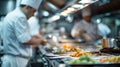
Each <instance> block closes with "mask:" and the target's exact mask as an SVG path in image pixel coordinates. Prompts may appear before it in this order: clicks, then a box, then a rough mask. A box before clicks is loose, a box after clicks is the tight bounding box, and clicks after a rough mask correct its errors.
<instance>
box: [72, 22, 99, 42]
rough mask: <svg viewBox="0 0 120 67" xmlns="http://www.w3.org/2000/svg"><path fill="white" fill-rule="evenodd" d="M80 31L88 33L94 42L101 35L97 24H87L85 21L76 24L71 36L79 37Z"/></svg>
mask: <svg viewBox="0 0 120 67" xmlns="http://www.w3.org/2000/svg"><path fill="white" fill-rule="evenodd" d="M80 29H82V30H83V31H85V33H87V34H88V35H89V36H90V37H91V38H92V41H96V40H97V37H96V36H97V35H98V33H99V31H98V27H97V24H95V23H87V22H86V21H85V20H81V21H80V22H78V23H76V24H75V25H74V26H73V29H72V31H71V35H72V36H75V35H79V30H80Z"/></svg>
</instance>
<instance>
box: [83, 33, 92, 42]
mask: <svg viewBox="0 0 120 67" xmlns="http://www.w3.org/2000/svg"><path fill="white" fill-rule="evenodd" d="M83 38H84V39H85V41H86V42H91V41H92V38H91V37H90V36H89V35H88V34H87V33H84V34H83Z"/></svg>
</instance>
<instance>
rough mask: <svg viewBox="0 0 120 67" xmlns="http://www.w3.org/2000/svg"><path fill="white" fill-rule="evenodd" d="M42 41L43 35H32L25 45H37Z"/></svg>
mask: <svg viewBox="0 0 120 67" xmlns="http://www.w3.org/2000/svg"><path fill="white" fill-rule="evenodd" d="M41 41H42V36H41V35H36V36H32V37H31V39H30V40H29V41H28V42H25V43H24V44H25V45H37V44H40V42H41Z"/></svg>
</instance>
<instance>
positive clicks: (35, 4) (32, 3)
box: [21, 0, 42, 9]
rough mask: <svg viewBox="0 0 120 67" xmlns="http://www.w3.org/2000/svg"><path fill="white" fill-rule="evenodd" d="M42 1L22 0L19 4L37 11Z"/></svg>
mask: <svg viewBox="0 0 120 67" xmlns="http://www.w3.org/2000/svg"><path fill="white" fill-rule="evenodd" d="M41 2H42V0H22V2H21V4H23V5H28V6H30V7H33V8H35V9H38V8H39V6H40V3H41Z"/></svg>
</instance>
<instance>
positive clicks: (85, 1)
mask: <svg viewBox="0 0 120 67" xmlns="http://www.w3.org/2000/svg"><path fill="white" fill-rule="evenodd" d="M96 1H98V0H81V1H79V2H78V3H94V2H96Z"/></svg>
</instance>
